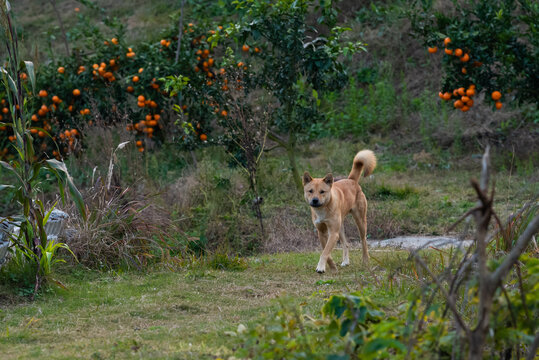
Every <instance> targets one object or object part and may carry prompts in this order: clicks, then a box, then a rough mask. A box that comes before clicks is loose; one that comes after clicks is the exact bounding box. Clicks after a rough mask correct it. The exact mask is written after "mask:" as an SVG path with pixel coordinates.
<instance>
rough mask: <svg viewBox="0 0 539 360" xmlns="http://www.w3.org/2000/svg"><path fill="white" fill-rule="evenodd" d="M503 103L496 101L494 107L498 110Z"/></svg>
mask: <svg viewBox="0 0 539 360" xmlns="http://www.w3.org/2000/svg"><path fill="white" fill-rule="evenodd" d="M502 106H503V104H502V102H501V101H496V109H498V110H500V109H501V108H502Z"/></svg>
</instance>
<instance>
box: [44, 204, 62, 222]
mask: <svg viewBox="0 0 539 360" xmlns="http://www.w3.org/2000/svg"><path fill="white" fill-rule="evenodd" d="M56 204H58V201H56V202H55V203H54V205H52V207H51V209H50V210H49V211H47V213H46V214H45V217H44V218H43V225H45V224H46V223H47V222H48V221H49V217H50V216H51V213H52V211H53V210H54V209H55V208H56Z"/></svg>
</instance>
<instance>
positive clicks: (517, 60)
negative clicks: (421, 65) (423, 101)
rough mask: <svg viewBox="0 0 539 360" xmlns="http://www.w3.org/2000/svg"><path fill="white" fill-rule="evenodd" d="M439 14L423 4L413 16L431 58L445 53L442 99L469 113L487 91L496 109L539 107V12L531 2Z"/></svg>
mask: <svg viewBox="0 0 539 360" xmlns="http://www.w3.org/2000/svg"><path fill="white" fill-rule="evenodd" d="M452 4H453V5H452V6H448V7H445V8H444V11H436V10H434V8H433V3H432V1H420V2H419V1H418V2H416V6H415V7H414V8H413V9H412V11H411V12H410V17H411V20H412V27H413V31H414V32H415V34H416V35H417V36H419V37H420V38H422V39H423V41H424V43H425V45H426V46H428V47H429V48H428V52H429V53H432V54H435V53H437V52H438V48H440V49H443V54H442V55H441V56H443V57H444V61H443V70H444V73H445V78H444V81H443V86H442V90H441V92H440V93H439V96H440V98H442V99H443V100H446V101H449V100H451V101H453V102H454V103H453V104H454V107H455V108H458V109H460V110H461V111H464V112H465V111H468V110H469V109H470V108H471V107H472V106H473V105H474V100H473V97H474V96H475V95H477V94H478V93H480V92H482V91H484V92H485V93H486V95H485V97H486V98H488V99H489V101H491V103H492V107H493V108H496V109H501V108H502V106H503V104H502V102H509V101H510V100H511V99H515V100H516V101H518V102H524V103H532V104H533V103H537V102H538V101H539V95H538V93H537V91H536V84H537V83H538V82H539V50H538V49H539V46H538V45H539V32H538V30H537V19H538V17H539V6H538V5H537V3H536V2H533V1H530V0H509V1H502V0H497V1H488V0H477V1H469V2H453V3H452Z"/></svg>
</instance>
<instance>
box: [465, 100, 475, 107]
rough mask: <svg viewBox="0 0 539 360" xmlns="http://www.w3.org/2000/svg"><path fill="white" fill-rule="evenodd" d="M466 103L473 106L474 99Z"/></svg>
mask: <svg viewBox="0 0 539 360" xmlns="http://www.w3.org/2000/svg"><path fill="white" fill-rule="evenodd" d="M466 105H468V106H469V107H472V106H473V99H470V100H468V102H466Z"/></svg>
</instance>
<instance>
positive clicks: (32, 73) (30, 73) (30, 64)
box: [24, 61, 36, 94]
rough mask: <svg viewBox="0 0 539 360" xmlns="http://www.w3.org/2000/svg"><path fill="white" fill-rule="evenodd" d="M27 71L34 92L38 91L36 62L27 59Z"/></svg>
mask: <svg viewBox="0 0 539 360" xmlns="http://www.w3.org/2000/svg"><path fill="white" fill-rule="evenodd" d="M24 64H25V65H26V71H28V77H29V78H30V84H32V93H34V94H35V93H36V73H35V70H34V63H33V62H31V61H25V62H24Z"/></svg>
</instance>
